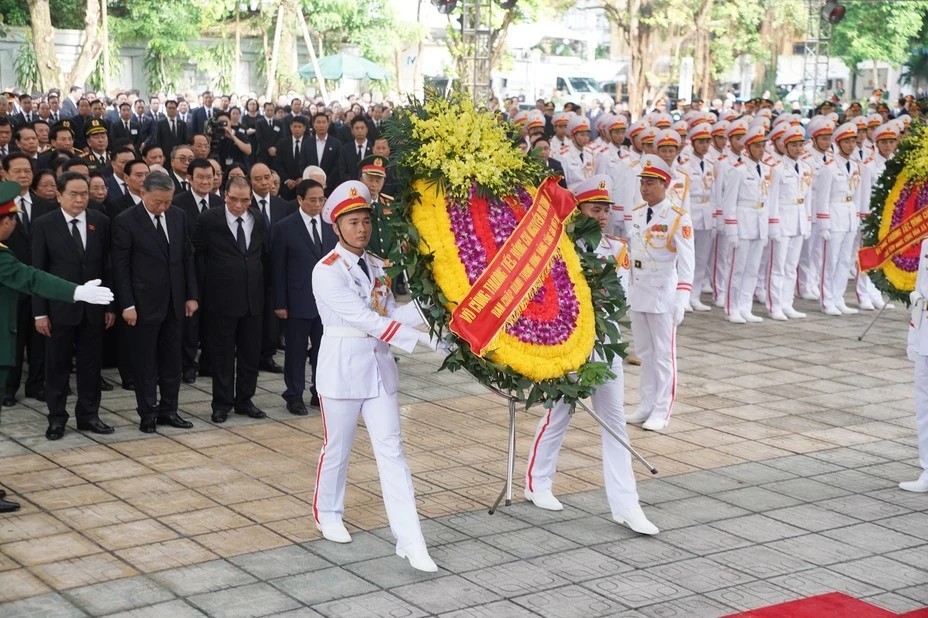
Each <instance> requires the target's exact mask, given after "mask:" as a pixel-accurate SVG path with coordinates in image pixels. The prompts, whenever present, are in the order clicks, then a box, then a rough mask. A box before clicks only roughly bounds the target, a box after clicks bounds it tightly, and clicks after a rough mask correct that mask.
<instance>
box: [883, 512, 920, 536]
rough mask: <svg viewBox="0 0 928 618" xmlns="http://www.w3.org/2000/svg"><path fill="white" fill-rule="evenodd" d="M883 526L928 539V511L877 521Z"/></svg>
mask: <svg viewBox="0 0 928 618" xmlns="http://www.w3.org/2000/svg"><path fill="white" fill-rule="evenodd" d="M876 523H878V524H879V525H881V526H884V527H886V528H890V529H892V530H896V531H897V532H904V533H906V534H909V535H911V536H916V537H918V538H920V539H922V540H926V541H928V513H925V512H920V513H909V514H906V515H897V516H895V517H889V518H887V519H881V520H879V521H877V522H876Z"/></svg>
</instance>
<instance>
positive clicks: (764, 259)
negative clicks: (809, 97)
mask: <svg viewBox="0 0 928 618" xmlns="http://www.w3.org/2000/svg"><path fill="white" fill-rule="evenodd" d="M782 159H783V157H781V156H780V155H779V154H778V153H776V152H769V151H765V152H764V156H763V158H762V159H761V161H763V162H764V163H766V164H767V165H768V166H769V167H771V168H774V167H776V166H778V165H779V164H780V161H781V160H782ZM771 207H772V206H771ZM776 233H777V228H776V225H775V224H774V222H773V221H770V228H769V230H768V235H767V244H766V245H764V250H763V252H761V255H760V268H759V269H758V270H757V283H756V284H755V287H754V298H756V299H757V302H759V303H760V304H762V305H764V306H765V307H766V306H767V283H768V280H769V278H770V267H771V263H770V253H771V251H773V242H772V241H773V237H774V234H776Z"/></svg>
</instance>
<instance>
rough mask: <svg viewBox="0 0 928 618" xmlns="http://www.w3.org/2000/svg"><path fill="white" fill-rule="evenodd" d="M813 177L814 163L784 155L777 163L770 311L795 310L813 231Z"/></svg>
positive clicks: (767, 302) (767, 301)
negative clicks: (805, 252) (803, 254)
mask: <svg viewBox="0 0 928 618" xmlns="http://www.w3.org/2000/svg"><path fill="white" fill-rule="evenodd" d="M812 179H813V172H812V166H811V165H809V164H808V163H807V162H806V161H804V160H801V159H790V158H789V157H783V158H782V159H781V162H780V164H779V165H778V166H777V174H776V175H775V176H774V179H773V183H774V184H773V186H772V187H771V191H770V200H771V201H773V200H776V202H777V207H776V211H777V217H776V219H775V220H774V219H771V220H770V222H771V226H772V227H771V230H770V231H771V235H770V265H769V269H768V271H767V285H766V290H765V299H764V304H765V305H766V307H767V312H768V313H770V315H779V314H781V313H783V312H784V310H787V312H789V313H794V312H795V310H794V308H793V301H794V298H795V291H796V277H797V270H798V267H799V255H800V253H801V252H802V245H803V242H804V241H806V240H808V238H809V236H810V235H811V233H812ZM790 310H792V311H790Z"/></svg>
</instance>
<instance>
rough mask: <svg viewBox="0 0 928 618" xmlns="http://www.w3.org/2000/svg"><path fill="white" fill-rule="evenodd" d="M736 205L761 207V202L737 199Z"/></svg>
mask: <svg viewBox="0 0 928 618" xmlns="http://www.w3.org/2000/svg"><path fill="white" fill-rule="evenodd" d="M738 206H740V207H741V208H763V207H764V203H763V202H753V201H751V200H738Z"/></svg>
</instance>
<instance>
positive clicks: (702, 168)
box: [699, 159, 706, 173]
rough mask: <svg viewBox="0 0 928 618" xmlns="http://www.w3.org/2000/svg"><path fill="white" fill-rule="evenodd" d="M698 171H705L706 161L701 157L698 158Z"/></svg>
mask: <svg viewBox="0 0 928 618" xmlns="http://www.w3.org/2000/svg"><path fill="white" fill-rule="evenodd" d="M699 171H701V172H703V173H705V171H706V162H705V161H703V160H702V159H700V160H699Z"/></svg>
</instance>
